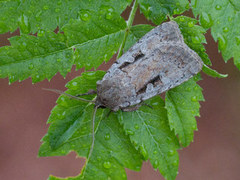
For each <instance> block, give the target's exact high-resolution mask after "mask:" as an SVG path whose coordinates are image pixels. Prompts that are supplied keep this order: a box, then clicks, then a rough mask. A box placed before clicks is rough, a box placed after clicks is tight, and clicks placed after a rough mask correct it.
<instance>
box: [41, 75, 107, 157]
mask: <svg viewBox="0 0 240 180" xmlns="http://www.w3.org/2000/svg"><path fill="white" fill-rule="evenodd" d="M104 74H105V72H103V71H96V72H85V73H82V75H81V76H80V77H76V78H74V79H73V80H72V81H70V82H68V83H67V84H66V87H67V88H68V90H67V91H66V93H68V94H72V95H76V94H82V93H86V92H88V91H89V90H90V89H96V82H97V81H98V80H100V79H101V78H102V77H103V75H104ZM93 97H94V96H93V95H89V96H84V97H82V98H85V99H93ZM92 112H93V105H88V103H86V102H82V101H78V100H75V99H70V98H68V97H67V96H65V95H61V96H60V97H59V98H58V100H57V105H56V106H55V107H54V108H53V110H52V112H51V115H50V117H49V119H48V123H50V124H51V125H50V127H49V130H48V133H47V134H46V136H45V137H43V139H42V141H44V142H43V144H42V145H41V147H40V150H39V156H60V155H66V154H68V153H69V152H70V151H71V150H74V151H76V152H77V153H78V155H80V156H83V157H86V156H87V153H88V150H89V146H90V145H91V135H92V134H91V133H92V130H91V129H92V128H91V127H92V123H91V118H92ZM103 113H104V111H102V109H99V110H98V112H97V118H96V124H97V123H98V121H99V119H100V117H101V116H102V115H103Z"/></svg>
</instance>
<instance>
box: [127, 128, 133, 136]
mask: <svg viewBox="0 0 240 180" xmlns="http://www.w3.org/2000/svg"><path fill="white" fill-rule="evenodd" d="M126 133H127V134H129V135H134V132H133V131H132V130H130V129H127V130H126Z"/></svg>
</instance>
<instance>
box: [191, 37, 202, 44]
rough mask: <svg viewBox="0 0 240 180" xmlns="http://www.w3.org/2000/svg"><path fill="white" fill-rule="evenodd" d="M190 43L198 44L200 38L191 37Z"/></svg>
mask: <svg viewBox="0 0 240 180" xmlns="http://www.w3.org/2000/svg"><path fill="white" fill-rule="evenodd" d="M192 42H193V43H194V44H199V43H200V42H201V40H200V38H199V37H198V36H193V37H192Z"/></svg>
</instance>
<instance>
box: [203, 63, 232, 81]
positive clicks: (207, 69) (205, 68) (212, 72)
mask: <svg viewBox="0 0 240 180" xmlns="http://www.w3.org/2000/svg"><path fill="white" fill-rule="evenodd" d="M202 70H203V72H204V73H205V74H207V75H209V76H212V77H217V78H226V77H228V75H227V74H220V73H219V72H217V71H216V70H214V69H211V68H210V67H208V66H207V65H205V64H203V68H202Z"/></svg>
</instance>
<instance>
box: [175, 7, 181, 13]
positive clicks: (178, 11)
mask: <svg viewBox="0 0 240 180" xmlns="http://www.w3.org/2000/svg"><path fill="white" fill-rule="evenodd" d="M173 13H174V14H180V13H181V11H180V9H179V8H176V9H174V10H173Z"/></svg>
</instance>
